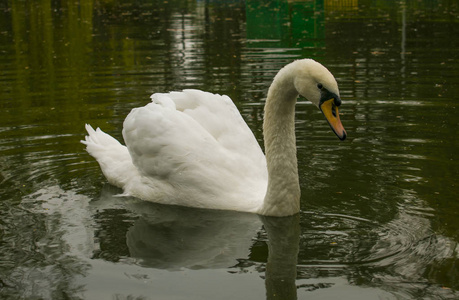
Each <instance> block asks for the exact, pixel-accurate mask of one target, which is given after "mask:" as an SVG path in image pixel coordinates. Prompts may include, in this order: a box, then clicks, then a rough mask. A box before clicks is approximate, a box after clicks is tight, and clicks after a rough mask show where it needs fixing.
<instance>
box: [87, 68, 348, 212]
mask: <svg viewBox="0 0 459 300" xmlns="http://www.w3.org/2000/svg"><path fill="white" fill-rule="evenodd" d="M298 95H301V96H303V97H305V98H306V99H308V100H309V101H311V102H312V103H313V104H315V105H316V106H317V107H318V108H319V109H320V110H321V111H322V113H323V114H324V116H325V118H326V120H327V121H328V123H329V125H330V127H331V129H332V130H333V132H334V133H335V134H336V135H337V136H338V138H339V139H341V140H344V139H345V138H346V131H345V130H344V128H343V125H342V123H341V121H340V118H339V113H338V106H340V104H341V99H340V96H339V90H338V84H337V82H336V80H335V78H334V77H333V75H332V74H331V73H330V71H328V69H327V68H325V67H324V66H323V65H322V64H320V63H318V62H316V61H315V60H312V59H300V60H296V61H294V62H291V63H289V64H287V65H286V66H284V67H283V68H282V69H281V70H280V71H279V72H278V73H277V75H276V76H275V77H274V80H273V82H272V84H271V86H270V87H269V90H268V95H267V99H266V103H265V109H264V120H263V135H264V146H265V152H266V156H265V155H264V154H263V151H262V149H261V147H260V145H259V144H258V142H257V140H256V139H255V137H254V135H253V133H252V132H251V130H250V128H249V127H248V125H247V124H246V123H245V121H244V120H243V118H242V116H241V114H240V113H239V111H238V109H237V108H236V106H235V104H234V103H233V102H232V100H231V99H230V98H229V97H228V96H222V95H217V94H211V93H208V92H203V91H199V90H184V91H182V92H169V93H155V94H153V95H152V96H151V100H152V101H151V102H150V103H149V104H147V105H145V106H144V107H140V108H134V109H133V110H132V111H131V112H130V113H129V114H128V116H127V117H126V119H125V121H124V123H123V131H122V134H123V138H124V141H125V144H126V146H124V145H122V144H121V143H120V142H118V141H117V140H116V139H114V138H113V137H111V136H110V135H108V134H106V133H104V132H103V131H102V130H100V128H97V129H96V130H94V129H93V128H92V127H91V126H90V125H88V124H86V130H87V132H88V135H87V136H86V137H85V140H84V141H81V142H82V143H83V144H85V145H86V150H87V152H88V153H89V154H90V155H92V156H93V157H94V158H95V159H96V160H97V162H98V163H99V165H100V167H101V169H102V172H103V174H104V175H105V177H106V178H107V180H108V182H109V183H110V184H112V185H115V186H118V187H120V188H122V189H123V193H122V194H121V195H120V196H133V197H137V198H140V199H142V200H147V201H152V202H157V203H162V204H170V205H181V206H189V207H197V208H208V209H220V210H234V211H241V212H249V213H257V214H260V215H267V216H289V215H294V214H296V213H298V212H299V211H300V184H299V178H298V166H297V157H296V138H295V104H296V99H297V97H298Z"/></svg>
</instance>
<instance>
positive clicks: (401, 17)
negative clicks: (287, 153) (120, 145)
mask: <svg viewBox="0 0 459 300" xmlns="http://www.w3.org/2000/svg"><path fill="white" fill-rule="evenodd" d="M0 16H1V17H0V53H1V55H0V65H1V70H0V108H1V110H0V116H1V117H0V133H1V134H0V162H1V164H0V253H1V257H0V296H1V298H2V299H64V298H69V299H265V298H266V299H276V297H279V295H280V297H281V299H334V298H337V297H340V298H342V299H457V297H459V294H458V293H459V292H458V289H459V285H458V282H459V262H458V252H459V246H458V241H459V202H458V201H457V194H458V187H457V178H458V175H459V174H458V173H459V172H458V170H459V168H458V167H459V166H458V161H457V151H458V150H459V147H458V142H457V137H456V135H457V129H458V121H457V116H456V115H457V101H458V100H459V99H458V96H457V90H458V88H459V84H458V83H459V71H458V70H459V61H458V53H459V39H457V38H456V36H459V35H458V28H459V27H458V24H459V5H458V4H457V3H456V2H455V1H447V0H443V1H429V0H422V1H363V0H362V1H357V0H355V1H333V0H326V1H179V0H175V1H131V2H130V3H125V2H124V1H117V0H115V1H93V0H87V1H83V0H81V1H79V2H71V1H61V2H56V1H33V2H30V1H29V2H23V1H14V0H13V1H9V2H7V3H1V4H0ZM305 57H310V58H314V59H316V60H318V61H320V62H321V63H323V64H324V65H326V66H327V67H328V68H329V69H330V71H331V72H332V73H333V74H334V75H335V76H336V78H337V80H338V83H339V86H340V91H341V96H342V99H343V106H342V107H341V110H340V112H341V114H342V116H341V119H342V121H343V124H344V126H345V128H346V130H347V133H348V139H347V140H346V141H344V142H340V141H339V140H338V139H337V138H336V137H335V136H334V135H333V133H332V132H331V131H330V129H329V127H328V125H327V124H326V121H325V120H323V117H322V115H321V114H320V113H319V112H318V111H317V109H316V108H315V107H313V106H312V105H310V104H308V103H307V102H306V101H305V100H304V99H299V103H298V105H297V115H296V124H297V140H298V160H299V172H300V177H301V179H300V180H301V189H302V199H301V201H302V202H301V203H302V207H301V212H300V214H299V215H297V216H294V217H289V218H281V219H276V218H266V217H259V216H257V215H252V214H241V213H234V212H222V211H207V210H198V209H189V208H181V207H169V206H162V205H157V204H153V203H146V202H143V201H140V200H138V199H134V198H129V199H125V198H119V197H116V195H117V194H118V193H119V192H120V191H119V190H118V189H116V188H114V187H112V186H110V185H108V184H107V183H106V181H105V179H104V177H103V175H102V173H101V171H100V169H99V166H98V165H97V163H96V162H95V161H94V160H93V159H92V158H91V157H90V156H89V155H88V154H87V153H86V152H85V151H84V147H83V145H81V144H80V143H79V141H80V140H81V139H83V138H84V135H85V132H84V124H85V123H90V124H92V125H93V126H94V127H96V126H98V127H101V128H102V129H103V130H104V131H106V132H107V133H109V134H112V135H113V136H115V137H116V138H118V139H120V140H122V137H121V130H122V122H123V120H124V118H125V116H126V115H127V114H128V113H129V111H130V110H131V109H132V108H133V107H137V106H141V105H145V104H147V103H148V101H149V96H150V94H152V93H154V92H166V91H170V90H180V89H185V88H197V89H202V90H207V91H211V92H214V93H220V94H227V95H229V96H230V97H231V98H232V99H234V101H235V103H236V104H237V106H238V108H239V109H240V111H241V113H242V115H243V117H244V119H245V120H246V121H247V123H248V124H249V126H250V127H251V129H252V130H253V131H254V133H255V135H256V137H257V139H258V140H259V142H260V144H262V141H263V140H262V139H263V137H262V133H261V124H262V115H263V103H264V100H265V98H266V92H267V88H268V87H269V84H270V82H271V80H272V78H273V76H274V75H275V74H276V72H277V70H278V69H279V68H281V67H282V66H283V65H285V64H287V63H289V62H291V61H292V60H294V59H298V58H305Z"/></svg>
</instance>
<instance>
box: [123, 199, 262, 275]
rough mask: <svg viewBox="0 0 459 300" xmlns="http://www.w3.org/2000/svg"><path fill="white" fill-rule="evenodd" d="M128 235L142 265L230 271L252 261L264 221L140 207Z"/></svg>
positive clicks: (228, 214) (224, 213)
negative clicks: (239, 263)
mask: <svg viewBox="0 0 459 300" xmlns="http://www.w3.org/2000/svg"><path fill="white" fill-rule="evenodd" d="M129 209H131V210H133V211H134V212H136V213H138V214H139V215H140V217H139V219H137V220H136V221H135V222H134V225H133V226H132V227H130V228H129V230H128V232H127V237H126V239H127V245H128V247H129V253H130V255H131V256H132V257H133V258H136V259H138V260H139V261H138V263H139V264H140V265H142V266H146V267H153V268H160V269H167V270H180V269H182V268H189V269H213V268H228V267H231V266H233V265H235V264H237V259H246V258H247V257H248V256H249V249H250V246H251V244H252V237H253V236H254V234H255V233H256V232H257V230H258V229H259V228H260V227H261V222H260V220H259V219H258V216H256V215H253V214H241V213H234V212H227V211H211V212H209V211H208V210H193V209H185V208H181V207H169V206H159V205H158V206H157V205H151V203H136V204H135V205H130V206H129Z"/></svg>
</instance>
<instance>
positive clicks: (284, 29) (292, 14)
mask: <svg viewBox="0 0 459 300" xmlns="http://www.w3.org/2000/svg"><path fill="white" fill-rule="evenodd" d="M323 9H324V1H323V0H316V1H287V0H274V1H255V0H250V1H246V19H247V25H246V26H247V39H248V42H249V46H251V47H259V48H266V47H280V48H289V47H298V48H304V47H322V46H323V42H324V41H323V38H324V35H325V30H324V12H323Z"/></svg>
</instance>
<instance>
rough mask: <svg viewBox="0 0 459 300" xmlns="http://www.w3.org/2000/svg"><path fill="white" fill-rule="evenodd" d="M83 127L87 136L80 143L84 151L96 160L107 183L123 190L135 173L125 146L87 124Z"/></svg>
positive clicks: (135, 170)
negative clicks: (84, 146) (84, 147)
mask: <svg viewBox="0 0 459 300" xmlns="http://www.w3.org/2000/svg"><path fill="white" fill-rule="evenodd" d="M85 127H86V131H87V132H88V135H87V136H86V137H85V140H82V141H81V143H82V144H84V145H86V151H87V152H88V153H89V154H90V155H91V156H92V157H94V158H95V159H96V160H97V162H98V163H99V165H100V168H101V169H102V172H103V173H104V175H105V177H106V178H107V180H108V182H110V183H111V184H113V185H115V186H117V187H120V188H123V189H124V188H125V186H126V184H127V180H128V179H129V178H132V177H131V176H132V175H135V174H136V173H137V169H136V168H135V167H134V165H133V163H132V159H131V156H130V155H129V151H128V150H127V148H126V146H123V145H121V143H120V142H118V141H117V140H116V139H115V138H113V137H112V136H110V135H108V134H106V133H105V132H103V131H102V130H101V129H100V128H97V129H96V130H94V128H92V126H91V125H89V124H86V126H85ZM130 175H131V176H130Z"/></svg>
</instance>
